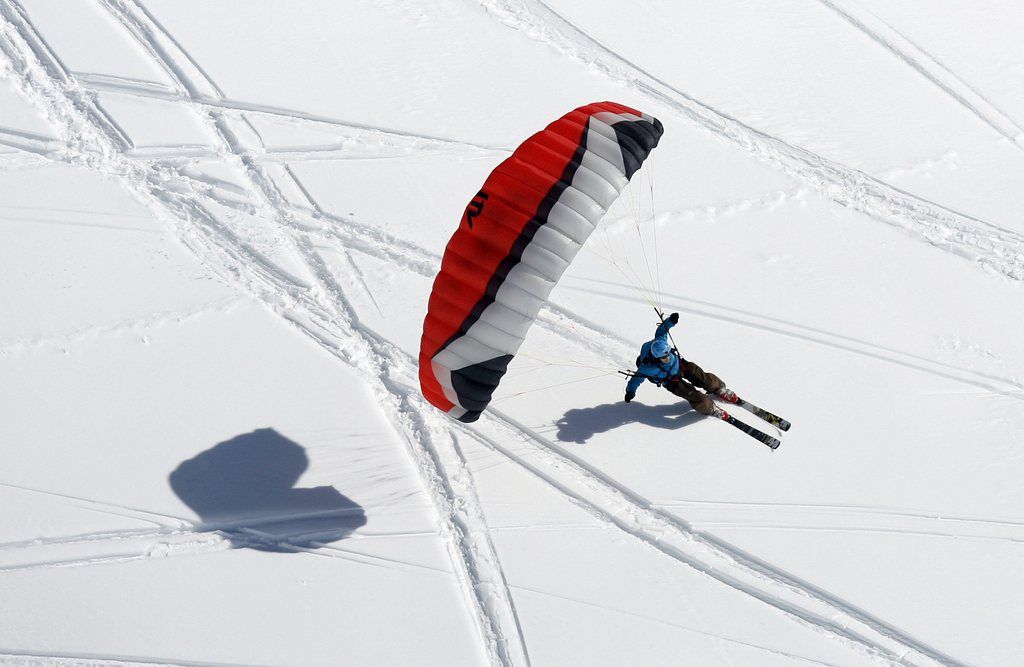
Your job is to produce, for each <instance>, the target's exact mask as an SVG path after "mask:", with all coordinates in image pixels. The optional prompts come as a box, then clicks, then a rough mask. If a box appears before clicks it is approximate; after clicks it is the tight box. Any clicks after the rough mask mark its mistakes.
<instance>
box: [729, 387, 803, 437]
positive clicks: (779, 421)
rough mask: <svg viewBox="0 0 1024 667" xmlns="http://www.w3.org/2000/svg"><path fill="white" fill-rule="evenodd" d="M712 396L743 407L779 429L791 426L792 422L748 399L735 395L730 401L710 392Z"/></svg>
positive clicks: (782, 429) (783, 429)
mask: <svg viewBox="0 0 1024 667" xmlns="http://www.w3.org/2000/svg"><path fill="white" fill-rule="evenodd" d="M712 397H714V398H720V399H721V400H723V401H726V402H728V403H732V404H733V405H738V406H740V407H741V408H743V409H744V410H748V411H750V412H751V414H754V415H757V416H758V417H760V418H761V419H763V420H765V421H766V422H768V423H769V424H771V425H772V426H774V427H775V428H777V429H779V430H780V431H788V430H789V427H790V426H792V424H790V423H789V421H788V420H786V419H783V418H782V417H780V416H778V415H777V414H774V413H772V412H768V411H767V410H765V409H764V408H760V407H758V406H756V405H754V404H753V403H751V402H750V401H745V400H743V399H742V398H740V397H739V396H736V399H735V400H732V401H728V400H727V399H725V398H723V397H721V396H717V395H715V394H712Z"/></svg>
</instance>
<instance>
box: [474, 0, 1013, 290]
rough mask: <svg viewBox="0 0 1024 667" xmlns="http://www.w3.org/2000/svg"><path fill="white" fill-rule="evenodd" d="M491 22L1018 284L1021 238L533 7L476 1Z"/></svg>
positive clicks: (526, 0)
mask: <svg viewBox="0 0 1024 667" xmlns="http://www.w3.org/2000/svg"><path fill="white" fill-rule="evenodd" d="M480 4H482V5H483V6H484V8H485V9H486V10H487V11H488V12H489V13H491V14H493V15H494V16H495V17H497V18H498V19H499V20H501V21H502V22H504V23H505V24H506V25H508V26H510V27H511V28H513V29H515V30H519V31H521V32H523V33H525V34H526V35H528V36H529V37H531V38H533V39H536V40H538V41H541V42H543V43H545V44H547V45H549V46H551V47H552V48H554V49H556V50H558V51H560V52H562V53H563V54H565V55H566V56H568V57H570V58H573V59H575V60H578V61H580V62H582V63H584V64H586V65H588V66H589V67H591V68H593V69H594V70H596V71H598V72H600V73H601V74H603V75H605V76H607V77H609V78H610V79H613V80H615V81H618V82H620V83H622V84H624V85H626V86H627V87H629V88H631V89H633V90H635V91H636V92H638V93H639V94H641V95H643V96H644V97H647V98H648V99H651V100H652V101H654V102H656V103H658V104H660V105H662V106H663V107H665V108H666V109H669V110H671V111H673V112H674V113H676V114H678V115H679V116H681V117H682V118H685V119H687V120H689V121H691V122H693V123H695V124H696V125H697V126H698V127H700V128H702V129H704V130H705V131H707V132H709V133H710V134H712V135H713V136H716V137H718V138H719V139H723V140H725V141H728V142H730V143H733V144H735V145H737V146H739V147H740V148H742V149H743V150H746V151H748V152H750V153H752V154H753V155H754V156H756V157H758V158H760V159H762V160H765V161H766V162H768V163H770V164H773V165H775V166H776V167H777V168H779V169H780V170H781V171H783V172H784V173H786V174H787V175H789V176H791V177H792V178H794V179H796V180H797V181H798V182H800V183H803V184H805V185H807V186H809V187H810V188H813V189H814V190H816V191H818V192H819V193H821V194H822V195H824V196H825V197H828V198H829V199H832V200H833V201H835V202H837V203H839V204H841V205H843V206H846V207H849V208H852V209H855V210H857V211H861V212H862V213H865V214H866V215H868V216H870V217H872V218H875V219H876V220H880V221H882V222H885V223H887V224H890V225H893V226H896V227H900V228H903V229H906V230H908V231H910V232H913V233H914V234H916V235H918V236H920V237H921V238H923V239H925V240H927V241H928V242H929V243H931V244H932V245H934V246H936V247H938V248H941V249H943V250H947V251H949V252H952V253H954V254H957V255H961V256H963V257H966V258H969V259H972V260H974V261H976V262H979V263H981V264H983V265H985V266H988V267H990V268H992V269H993V270H995V271H997V272H999V273H1002V274H1003V275H1006V276H1009V277H1010V278H1013V279H1015V280H1024V234H1021V233H1020V232H1016V231H1013V230H1011V229H1006V228H1004V227H1000V226H998V225H995V224H992V223H990V222H987V221H985V220H981V219H979V218H976V217H973V216H970V215H967V214H964V213H960V212H958V211H954V210H953V209H950V208H947V207H944V206H942V205H941V204H938V203H936V202H933V201H930V200H927V199H924V198H922V197H918V196H916V195H912V194H910V193H909V192H904V191H903V190H900V189H898V188H895V187H893V186H891V185H889V184H887V183H884V182H882V181H880V180H878V179H876V178H873V177H871V176H869V175H868V174H866V173H864V172H862V171H858V170H856V169H852V168H850V167H846V166H844V165H842V164H839V163H837V162H833V161H831V160H829V159H827V158H824V157H822V156H820V155H817V154H815V153H812V152H811V151H808V150H806V149H803V148H800V147H798V146H794V145H792V144H789V143H787V142H785V141H783V140H782V139H779V138H777V137H773V136H771V135H768V134H765V133H764V132H761V131H759V130H755V129H754V128H752V127H749V126H747V125H745V124H743V123H742V122H740V121H738V120H736V119H735V118H732V117H730V116H728V115H726V114H724V113H722V112H720V111H718V110H716V109H714V108H712V107H710V106H708V105H706V104H704V103H702V102H700V101H699V100H697V99H695V98H693V97H691V96H689V95H687V94H686V93H684V92H682V91H680V90H678V89H676V88H674V87H672V86H671V85H670V84H668V83H666V82H665V81H662V80H661V79H659V78H657V77H656V76H654V75H653V74H650V73H649V72H647V71H646V70H644V69H643V68H642V67H640V66H639V65H637V64H635V63H633V62H630V61H629V60H627V59H626V58H624V57H622V56H620V55H619V54H617V53H615V52H614V51H612V50H611V49H609V48H608V47H606V46H604V45H603V44H601V43H600V42H599V41H597V40H596V39H594V38H592V37H590V36H589V35H588V34H587V33H586V32H584V31H583V30H582V29H580V28H579V27H577V26H576V25H574V24H573V23H572V22H570V21H569V20H567V19H565V18H564V17H562V16H561V15H559V14H558V13H557V12H555V11H554V10H552V9H551V8H550V7H548V6H547V5H546V4H544V3H543V2H541V0H481V2H480Z"/></svg>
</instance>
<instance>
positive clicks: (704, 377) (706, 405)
mask: <svg viewBox="0 0 1024 667" xmlns="http://www.w3.org/2000/svg"><path fill="white" fill-rule="evenodd" d="M679 370H680V376H681V377H677V378H673V379H671V380H669V381H667V382H666V383H665V384H663V385H662V386H663V387H665V389H668V390H669V391H670V392H672V393H673V394H675V395H676V396H679V397H680V398H685V399H686V400H687V401H689V402H690V407H691V408H693V409H694V410H696V411H697V412H699V413H701V414H702V415H710V414H711V411H712V409H713V408H714V406H715V403H714V401H712V400H711V397H710V396H708V395H707V394H705V393H704V392H703V391H700V390H701V389H703V390H705V391H707V392H709V393H712V394H713V393H715V392H717V391H718V390H719V389H721V388H722V387H724V386H725V383H724V382H722V380H721V379H720V378H719V377H718V376H717V375H715V374H714V373H706V372H705V371H704V369H702V368H701V367H700V366H698V365H697V364H695V363H693V362H692V361H686V360H685V359H681V360H680V364H679Z"/></svg>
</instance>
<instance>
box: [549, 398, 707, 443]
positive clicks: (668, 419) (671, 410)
mask: <svg viewBox="0 0 1024 667" xmlns="http://www.w3.org/2000/svg"><path fill="white" fill-rule="evenodd" d="M703 418H704V415H702V414H700V413H698V412H694V411H693V410H692V409H691V408H690V406H689V404H688V403H686V402H685V401H680V402H679V403H672V404H669V405H644V404H642V403H625V402H622V401H618V402H615V403H605V404H604V405H595V406H594V407H591V408H574V409H572V410H569V411H568V412H566V413H565V414H564V415H563V416H562V417H561V418H560V419H559V420H558V421H556V422H555V426H556V427H557V428H558V432H557V434H556V437H557V438H558V439H559V440H561V441H563V442H576V443H580V444H583V443H585V442H586V441H587V440H589V439H590V438H591V437H593V436H594V435H595V434H597V433H604V432H606V431H611V430H612V429H614V428H618V427H620V426H624V425H626V424H634V423H639V424H646V425H648V426H654V427H656V428H665V429H677V428H682V427H684V426H686V425H688V424H693V423H696V422H698V421H700V420H701V419H703Z"/></svg>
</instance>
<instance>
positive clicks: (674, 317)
mask: <svg viewBox="0 0 1024 667" xmlns="http://www.w3.org/2000/svg"><path fill="white" fill-rule="evenodd" d="M668 321H669V322H671V323H672V324H679V313H672V314H671V315H669V316H668Z"/></svg>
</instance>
